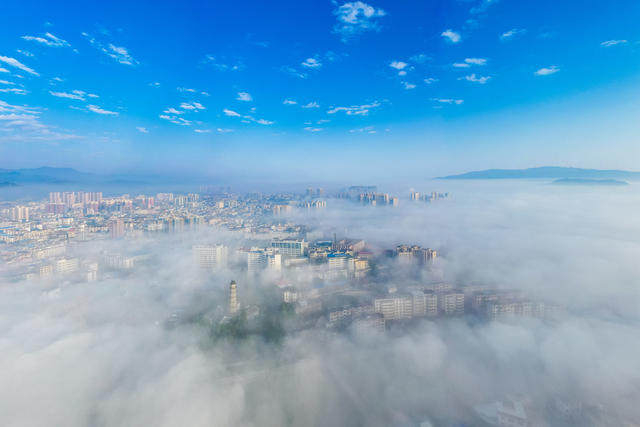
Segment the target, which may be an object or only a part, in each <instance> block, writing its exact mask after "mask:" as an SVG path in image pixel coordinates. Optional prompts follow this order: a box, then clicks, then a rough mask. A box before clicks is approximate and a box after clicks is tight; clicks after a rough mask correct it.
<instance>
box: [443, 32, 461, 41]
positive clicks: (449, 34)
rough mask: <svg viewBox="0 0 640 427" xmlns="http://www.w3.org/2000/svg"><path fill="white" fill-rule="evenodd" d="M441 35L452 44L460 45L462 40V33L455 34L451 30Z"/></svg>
mask: <svg viewBox="0 0 640 427" xmlns="http://www.w3.org/2000/svg"><path fill="white" fill-rule="evenodd" d="M440 35H441V36H442V37H444V38H445V39H446V40H447V41H449V42H451V43H458V42H459V41H460V39H461V37H460V33H458V32H455V31H453V30H451V29H449V30H445V31H443V32H442V34H440Z"/></svg>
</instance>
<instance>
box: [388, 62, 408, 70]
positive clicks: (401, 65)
mask: <svg viewBox="0 0 640 427" xmlns="http://www.w3.org/2000/svg"><path fill="white" fill-rule="evenodd" d="M407 65H409V64H407V63H406V62H403V61H391V63H389V67H391V68H395V69H396V70H403V69H405V68H406V67H407Z"/></svg>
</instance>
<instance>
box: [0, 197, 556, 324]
mask: <svg viewBox="0 0 640 427" xmlns="http://www.w3.org/2000/svg"><path fill="white" fill-rule="evenodd" d="M322 196H324V191H323V190H322V189H308V190H307V191H306V192H305V193H303V194H295V193H279V194H261V193H250V194H246V195H244V196H240V195H234V194H230V193H226V192H224V193H216V194H211V193H203V194H195V193H189V194H174V193H156V194H155V195H153V196H149V195H138V196H135V197H132V196H130V195H128V194H124V195H120V196H116V197H105V196H104V195H103V193H102V192H82V191H78V192H52V193H50V194H49V197H48V198H47V199H46V200H44V201H40V202H31V203H27V204H17V205H16V204H14V205H9V206H8V207H7V208H6V209H4V210H0V216H1V218H2V219H1V220H0V242H2V243H3V244H2V245H1V246H0V256H1V257H2V260H3V261H4V262H5V264H6V265H7V266H8V269H7V270H6V271H8V272H9V273H10V274H13V275H14V276H13V277H16V279H20V278H29V279H33V278H41V279H51V278H65V280H82V281H95V280H98V279H99V278H100V277H101V275H102V274H121V273H122V274H127V272H131V271H134V269H135V268H136V267H137V266H139V265H141V264H143V263H144V262H146V261H148V260H149V255H148V254H130V253H129V254H124V253H111V252H101V253H100V254H99V256H92V257H89V256H86V255H83V253H82V250H80V249H79V248H80V247H81V246H80V245H82V244H86V243H87V242H91V241H100V240H108V239H135V238H137V237H138V236H142V235H148V234H149V233H158V232H168V233H181V232H193V231H198V230H200V229H201V228H202V227H216V228H223V229H226V230H230V231H232V232H238V233H241V235H242V239H241V241H242V242H248V243H250V244H249V245H247V246H246V247H245V246H240V247H229V246H228V245H227V244H210V243H201V244H197V245H194V246H193V247H192V248H191V252H192V258H193V263H194V265H195V266H196V267H197V268H198V269H199V270H201V271H202V272H204V273H205V274H204V276H202V277H207V274H209V273H210V272H213V271H219V270H221V269H228V270H233V271H241V272H242V271H244V272H245V273H243V274H246V275H247V276H246V277H248V278H251V277H253V279H251V280H272V281H274V283H277V286H278V287H279V288H280V287H281V288H282V289H283V290H282V300H283V302H287V303H291V304H294V305H295V306H296V312H298V313H300V314H301V315H304V316H316V315H318V314H319V313H320V314H321V315H322V316H324V317H325V318H326V321H327V325H329V326H331V327H335V326H336V325H344V324H347V323H348V324H350V325H354V326H353V327H356V325H357V327H358V328H364V327H365V326H367V327H373V328H374V329H384V328H385V327H387V325H388V324H389V322H397V321H404V320H408V319H414V318H436V317H439V316H462V315H466V314H473V315H477V316H479V317H482V318H485V319H488V320H490V319H503V318H507V317H515V316H532V317H548V316H549V315H551V314H552V313H553V312H554V310H555V308H554V307H551V306H548V305H545V304H543V303H541V302H537V301H533V300H529V299H527V298H525V297H523V296H522V295H520V294H517V293H515V292H509V291H499V290H496V289H491V288H481V287H477V286H476V287H468V286H467V287H455V286H451V285H448V284H445V283H436V284H429V285H419V284H416V281H417V280H418V279H416V278H414V279H415V280H414V279H412V280H409V281H407V283H406V285H405V286H397V285H396V286H388V282H389V280H390V279H389V278H390V277H391V278H393V277H394V275H396V276H397V274H399V273H400V274H405V272H407V273H406V274H410V273H408V272H414V273H416V272H419V271H427V272H429V271H431V270H432V269H433V268H435V267H437V265H436V263H437V257H438V253H437V251H436V250H434V249H432V248H427V247H421V246H417V245H406V244H400V245H397V246H396V247H395V248H394V249H388V250H384V249H380V248H375V247H370V246H369V245H368V244H367V242H365V240H363V239H350V238H342V239H338V238H337V236H336V235H335V234H334V236H333V238H332V239H331V238H322V237H321V236H317V235H316V237H320V238H311V239H309V240H308V236H311V235H312V234H313V233H310V229H309V227H308V226H307V225H305V224H296V223H291V222H287V221H286V220H282V219H279V218H278V217H279V215H280V214H281V213H284V212H285V211H291V210H295V209H316V208H324V207H325V206H326V201H325V200H324V199H321V198H320V197H322ZM423 196H424V195H419V194H418V193H412V199H414V200H426V199H425V198H424V197H423ZM447 196H448V195H447V194H446V193H445V194H444V195H443V194H439V193H431V194H430V195H429V197H428V198H429V200H436V199H438V198H443V197H447ZM337 197H342V198H347V199H353V200H357V201H361V202H364V203H369V204H387V205H391V206H393V205H397V198H394V197H391V196H389V195H388V194H386V193H379V192H378V191H377V189H376V187H374V186H354V187H349V188H347V189H346V190H345V191H343V192H341V193H338V194H337ZM394 200H395V201H394ZM380 271H383V272H385V271H386V272H387V273H388V272H391V275H390V276H386V277H384V278H381V277H380V276H379V272H380ZM411 274H413V273H411ZM418 276H419V275H418ZM416 277H417V276H416ZM265 278H267V279H265ZM347 297H348V298H351V300H356V301H357V302H356V303H354V302H351V303H349V304H345V303H343V302H340V301H342V300H341V299H340V298H347ZM335 298H338V302H335V301H334V300H335ZM331 301H334V302H331Z"/></svg>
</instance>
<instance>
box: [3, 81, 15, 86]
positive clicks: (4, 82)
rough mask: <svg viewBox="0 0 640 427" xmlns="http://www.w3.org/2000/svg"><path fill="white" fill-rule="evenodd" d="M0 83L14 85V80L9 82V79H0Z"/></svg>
mask: <svg viewBox="0 0 640 427" xmlns="http://www.w3.org/2000/svg"><path fill="white" fill-rule="evenodd" d="M0 84H1V85H15V83H14V82H10V81H9V80H0Z"/></svg>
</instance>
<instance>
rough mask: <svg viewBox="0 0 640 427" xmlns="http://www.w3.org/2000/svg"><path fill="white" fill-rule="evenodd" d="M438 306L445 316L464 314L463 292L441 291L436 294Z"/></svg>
mask: <svg viewBox="0 0 640 427" xmlns="http://www.w3.org/2000/svg"><path fill="white" fill-rule="evenodd" d="M438 308H439V309H440V313H442V314H444V315H446V316H460V315H462V314H464V294H463V293H462V292H450V293H442V294H440V295H438Z"/></svg>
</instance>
